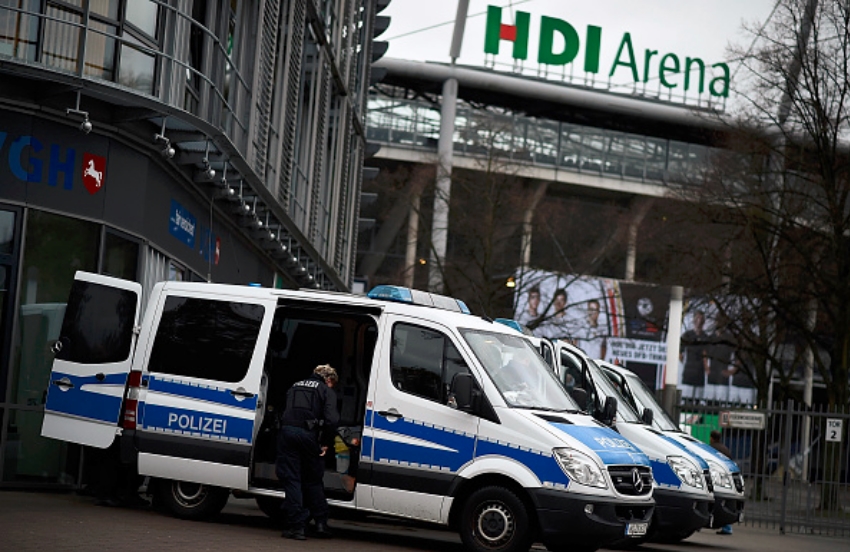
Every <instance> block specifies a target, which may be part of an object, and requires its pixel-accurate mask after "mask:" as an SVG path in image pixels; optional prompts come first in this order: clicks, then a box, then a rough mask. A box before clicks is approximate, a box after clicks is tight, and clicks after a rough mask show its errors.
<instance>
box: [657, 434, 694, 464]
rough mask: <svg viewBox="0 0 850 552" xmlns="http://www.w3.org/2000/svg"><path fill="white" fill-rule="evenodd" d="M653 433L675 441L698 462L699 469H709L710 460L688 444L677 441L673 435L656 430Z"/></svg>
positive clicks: (689, 456)
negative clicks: (704, 458)
mask: <svg viewBox="0 0 850 552" xmlns="http://www.w3.org/2000/svg"><path fill="white" fill-rule="evenodd" d="M653 433H654V434H655V435H658V436H659V437H661V438H662V439H664V440H666V441H669V442H670V443H673V444H674V445H676V447H678V448H679V449H681V450H682V451H684V452H686V453H687V455H688V456H687V457H688V458H690V459H691V460H693V461H694V462H696V463H697V466H699V469H701V470H703V471H705V470H707V469H708V462H706V461H705V460H703V458H702V456H700V455H699V454H696V453H695V452H694V451H693V450H691V449H689V448H688V446H687V445H685V444H684V443H682V442H680V441H677V440H676V439H673V438H672V437H668V436H667V435H664V434H663V433H655V432H653Z"/></svg>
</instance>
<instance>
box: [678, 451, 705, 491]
mask: <svg viewBox="0 0 850 552" xmlns="http://www.w3.org/2000/svg"><path fill="white" fill-rule="evenodd" d="M667 464H668V465H669V466H670V469H672V470H673V473H675V474H676V475H677V476H678V477H679V479H681V480H682V483H684V484H685V485H688V486H689V487H696V488H697V489H702V488H703V487H704V483H703V475H702V471H701V470H700V469H699V468H697V466H696V464H694V463H693V462H691V461H690V460H688V459H687V458H685V457H684V456H668V457H667ZM712 475H713V474H712Z"/></svg>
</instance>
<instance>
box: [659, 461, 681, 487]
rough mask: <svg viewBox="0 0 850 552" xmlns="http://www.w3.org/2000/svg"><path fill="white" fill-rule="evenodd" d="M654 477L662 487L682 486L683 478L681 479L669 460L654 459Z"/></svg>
mask: <svg viewBox="0 0 850 552" xmlns="http://www.w3.org/2000/svg"><path fill="white" fill-rule="evenodd" d="M652 478H653V479H655V483H656V484H657V485H658V486H660V487H668V488H671V487H672V488H674V489H678V488H679V487H681V486H682V480H681V479H679V476H678V475H676V472H674V471H673V468H671V467H670V464H668V463H667V462H661V461H659V460H652Z"/></svg>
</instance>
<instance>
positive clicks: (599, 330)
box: [577, 299, 608, 359]
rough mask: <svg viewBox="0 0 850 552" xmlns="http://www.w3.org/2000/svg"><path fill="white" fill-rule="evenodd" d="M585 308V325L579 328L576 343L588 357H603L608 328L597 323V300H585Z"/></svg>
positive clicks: (598, 307)
mask: <svg viewBox="0 0 850 552" xmlns="http://www.w3.org/2000/svg"><path fill="white" fill-rule="evenodd" d="M586 309H587V316H586V318H585V325H584V327H583V328H581V330H580V332H581V333H580V337H579V339H578V341H577V344H578V346H579V347H580V348H581V349H582V350H583V351H584V352H585V353H586V354H587V356H589V357H590V358H601V359H604V358H605V353H606V341H605V338H606V335H607V334H608V329H607V328H605V327H604V326H601V325H600V324H599V311H600V306H599V301H597V300H596V299H591V300H590V301H588V302H587V304H586Z"/></svg>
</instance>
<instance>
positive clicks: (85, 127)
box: [65, 91, 94, 134]
mask: <svg viewBox="0 0 850 552" xmlns="http://www.w3.org/2000/svg"><path fill="white" fill-rule="evenodd" d="M65 114H66V115H79V116H80V117H82V118H83V122H82V123H80V132H82V133H83V134H88V133H89V132H91V129H92V128H94V127H93V125H92V124H91V121H89V112H88V111H83V110H81V109H80V93H79V91H78V92H77V107H69V108H68V109H66V110H65Z"/></svg>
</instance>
